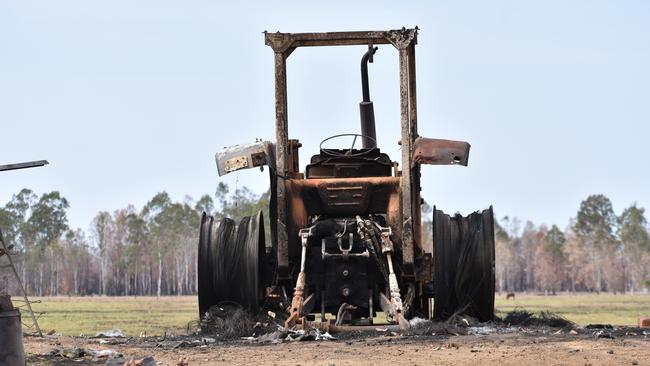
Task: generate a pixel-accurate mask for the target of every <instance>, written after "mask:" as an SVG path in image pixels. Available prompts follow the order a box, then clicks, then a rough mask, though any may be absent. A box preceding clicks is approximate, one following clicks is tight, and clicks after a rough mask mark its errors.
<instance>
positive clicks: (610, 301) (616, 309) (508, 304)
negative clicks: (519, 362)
mask: <svg viewBox="0 0 650 366" xmlns="http://www.w3.org/2000/svg"><path fill="white" fill-rule="evenodd" d="M495 307H496V313H497V315H499V316H502V315H505V313H507V312H509V311H512V310H514V309H515V308H523V309H526V310H528V311H533V312H539V311H542V310H548V311H551V312H553V313H555V314H558V315H561V316H563V317H565V318H567V319H568V320H571V321H572V322H574V323H577V324H580V325H587V324H594V323H606V324H614V325H632V326H633V325H637V324H638V322H639V317H641V316H650V295H634V296H633V295H611V294H600V295H595V294H579V295H567V294H562V295H557V296H537V295H524V294H516V296H515V299H514V300H506V299H505V295H503V296H497V297H496V304H495Z"/></svg>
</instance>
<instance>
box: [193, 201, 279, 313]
mask: <svg viewBox="0 0 650 366" xmlns="http://www.w3.org/2000/svg"><path fill="white" fill-rule="evenodd" d="M205 221H207V222H212V224H211V225H205V224H204V222H205ZM213 221H214V220H213V219H212V218H211V217H209V218H208V219H207V220H206V219H202V224H201V233H200V240H199V258H198V263H199V311H200V313H201V315H203V314H205V312H206V311H208V310H209V309H210V307H211V306H214V305H219V304H225V303H230V304H233V303H234V304H237V305H239V306H241V307H242V308H244V309H246V310H247V311H249V312H250V313H256V312H257V311H259V309H260V307H261V304H262V301H263V299H264V290H265V288H266V286H267V284H268V278H267V275H266V273H267V272H268V271H266V267H267V265H266V247H265V237H264V218H263V216H262V212H261V211H260V212H259V213H258V214H257V215H254V216H246V217H244V218H242V219H241V221H240V222H239V224H236V223H235V221H233V220H232V219H229V218H224V219H221V220H220V221H219V222H218V223H214V222H213ZM206 242H207V245H206V244H205V243H206ZM202 244H203V245H202ZM202 279H203V280H202Z"/></svg>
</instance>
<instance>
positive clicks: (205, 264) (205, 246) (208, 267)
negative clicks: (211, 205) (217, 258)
mask: <svg viewBox="0 0 650 366" xmlns="http://www.w3.org/2000/svg"><path fill="white" fill-rule="evenodd" d="M213 222H214V218H213V217H212V216H208V215H207V214H206V213H205V212H204V213H203V215H201V229H200V232H199V248H198V268H197V270H198V276H197V277H198V289H199V294H198V295H199V318H201V317H203V315H204V314H205V313H206V312H207V311H208V309H209V308H210V306H211V305H212V304H214V303H215V301H216V300H215V298H214V291H213V288H214V284H213V283H212V262H211V261H210V256H209V251H210V233H211V232H212V224H213Z"/></svg>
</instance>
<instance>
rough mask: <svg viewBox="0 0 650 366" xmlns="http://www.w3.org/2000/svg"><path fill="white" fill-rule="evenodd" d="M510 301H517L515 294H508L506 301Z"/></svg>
mask: <svg viewBox="0 0 650 366" xmlns="http://www.w3.org/2000/svg"><path fill="white" fill-rule="evenodd" d="M510 299H513V300H514V299H515V293H514V292H508V294H507V295H506V300H510Z"/></svg>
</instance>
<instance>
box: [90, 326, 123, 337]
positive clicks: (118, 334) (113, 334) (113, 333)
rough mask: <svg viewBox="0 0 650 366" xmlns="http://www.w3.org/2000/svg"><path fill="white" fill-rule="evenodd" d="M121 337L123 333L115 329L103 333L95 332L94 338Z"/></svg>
mask: <svg viewBox="0 0 650 366" xmlns="http://www.w3.org/2000/svg"><path fill="white" fill-rule="evenodd" d="M121 337H124V333H123V332H122V331H121V330H119V329H117V328H115V329H111V330H107V331H104V332H97V333H96V334H95V337H94V338H121Z"/></svg>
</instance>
